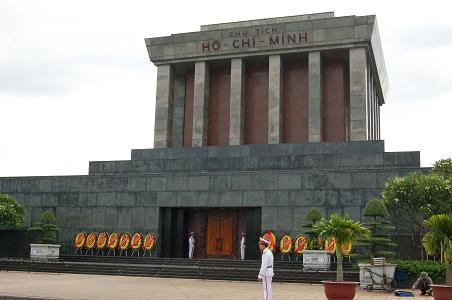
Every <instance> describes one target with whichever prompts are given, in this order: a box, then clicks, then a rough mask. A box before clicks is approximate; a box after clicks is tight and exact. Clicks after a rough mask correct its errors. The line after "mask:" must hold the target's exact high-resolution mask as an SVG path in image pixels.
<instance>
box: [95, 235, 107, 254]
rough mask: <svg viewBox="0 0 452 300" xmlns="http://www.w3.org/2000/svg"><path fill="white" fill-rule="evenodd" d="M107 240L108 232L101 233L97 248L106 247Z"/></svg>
mask: <svg viewBox="0 0 452 300" xmlns="http://www.w3.org/2000/svg"><path fill="white" fill-rule="evenodd" d="M107 241H108V233H106V232H101V233H99V236H98V237H97V243H96V248H97V249H99V250H102V249H104V248H105V246H107Z"/></svg>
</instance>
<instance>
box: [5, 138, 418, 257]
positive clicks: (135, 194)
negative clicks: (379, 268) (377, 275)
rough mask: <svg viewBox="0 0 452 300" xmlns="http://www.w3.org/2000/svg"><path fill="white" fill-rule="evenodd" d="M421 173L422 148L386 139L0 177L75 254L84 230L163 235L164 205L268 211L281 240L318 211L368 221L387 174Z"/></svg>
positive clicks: (160, 154)
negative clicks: (389, 144) (47, 215)
mask: <svg viewBox="0 0 452 300" xmlns="http://www.w3.org/2000/svg"><path fill="white" fill-rule="evenodd" d="M417 170H420V162H419V152H395V153H387V152H384V143H383V141H365V142H340V143H309V144H279V145H243V146H230V147H200V148H167V149H148V150H133V151H132V160H129V161H112V162H91V163H90V171H89V175H86V176H55V177H15V178H0V192H3V193H8V194H10V195H11V196H13V197H15V198H16V199H17V200H18V201H19V202H21V203H23V204H24V205H25V206H26V207H27V210H28V212H27V218H26V222H25V224H24V227H28V226H30V225H31V224H32V223H34V222H37V221H38V219H39V216H40V214H41V213H42V212H43V211H44V210H45V209H52V210H53V211H55V213H56V217H57V220H58V225H59V226H60V227H61V228H62V230H61V233H60V241H61V242H62V243H63V246H64V250H65V251H70V249H71V243H72V240H73V237H74V235H75V234H76V233H77V232H78V231H80V230H85V231H98V232H99V231H104V230H105V231H108V232H110V231H113V230H116V231H120V232H124V231H130V232H134V231H141V232H143V233H145V232H156V233H157V234H158V233H159V230H160V228H159V208H160V207H262V224H261V226H262V230H265V229H272V230H275V232H276V234H277V235H280V234H283V233H291V234H293V235H296V234H299V233H300V232H301V225H302V224H303V223H305V216H306V213H307V211H308V210H309V209H310V208H312V207H318V208H319V209H320V211H321V212H322V213H323V214H324V215H329V214H331V213H333V212H340V213H343V214H348V215H349V216H350V217H352V218H354V219H357V220H358V219H359V220H363V217H362V212H363V208H364V206H365V205H366V203H367V202H368V201H369V200H371V199H373V198H379V197H380V192H381V190H382V189H383V187H384V184H385V181H386V179H387V178H389V177H391V176H400V175H405V174H408V173H409V172H412V171H417ZM405 233H407V232H404V230H403V228H402V227H401V226H398V234H402V235H403V234H405ZM157 254H158V253H157Z"/></svg>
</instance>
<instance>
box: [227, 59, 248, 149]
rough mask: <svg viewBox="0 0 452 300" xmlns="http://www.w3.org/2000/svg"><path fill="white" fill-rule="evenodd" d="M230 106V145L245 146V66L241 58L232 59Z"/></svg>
mask: <svg viewBox="0 0 452 300" xmlns="http://www.w3.org/2000/svg"><path fill="white" fill-rule="evenodd" d="M229 105H230V106H229V111H230V113H229V145H231V146H232V145H243V139H244V128H245V64H244V62H243V59H241V58H233V59H231V93H230V102H229Z"/></svg>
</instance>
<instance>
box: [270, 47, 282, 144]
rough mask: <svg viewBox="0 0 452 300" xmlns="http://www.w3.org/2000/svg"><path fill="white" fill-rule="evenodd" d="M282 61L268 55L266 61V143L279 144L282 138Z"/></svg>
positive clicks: (278, 57)
mask: <svg viewBox="0 0 452 300" xmlns="http://www.w3.org/2000/svg"><path fill="white" fill-rule="evenodd" d="M282 89H283V87H282V61H281V55H270V57H269V61H268V143H269V144H279V143H280V142H281V138H282V116H281V114H282V106H281V104H282Z"/></svg>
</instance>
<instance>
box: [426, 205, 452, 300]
mask: <svg viewBox="0 0 452 300" xmlns="http://www.w3.org/2000/svg"><path fill="white" fill-rule="evenodd" d="M424 224H425V225H427V226H428V227H429V228H430V231H428V232H427V233H426V234H425V235H424V236H423V237H422V244H423V246H424V248H425V250H426V251H427V253H428V254H429V255H435V254H436V253H437V252H438V251H439V254H440V260H441V262H443V263H444V264H445V265H446V284H445V285H439V284H434V285H433V298H435V300H446V299H447V300H449V299H452V214H440V215H433V216H431V217H430V218H428V219H427V220H425V221H424Z"/></svg>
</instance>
